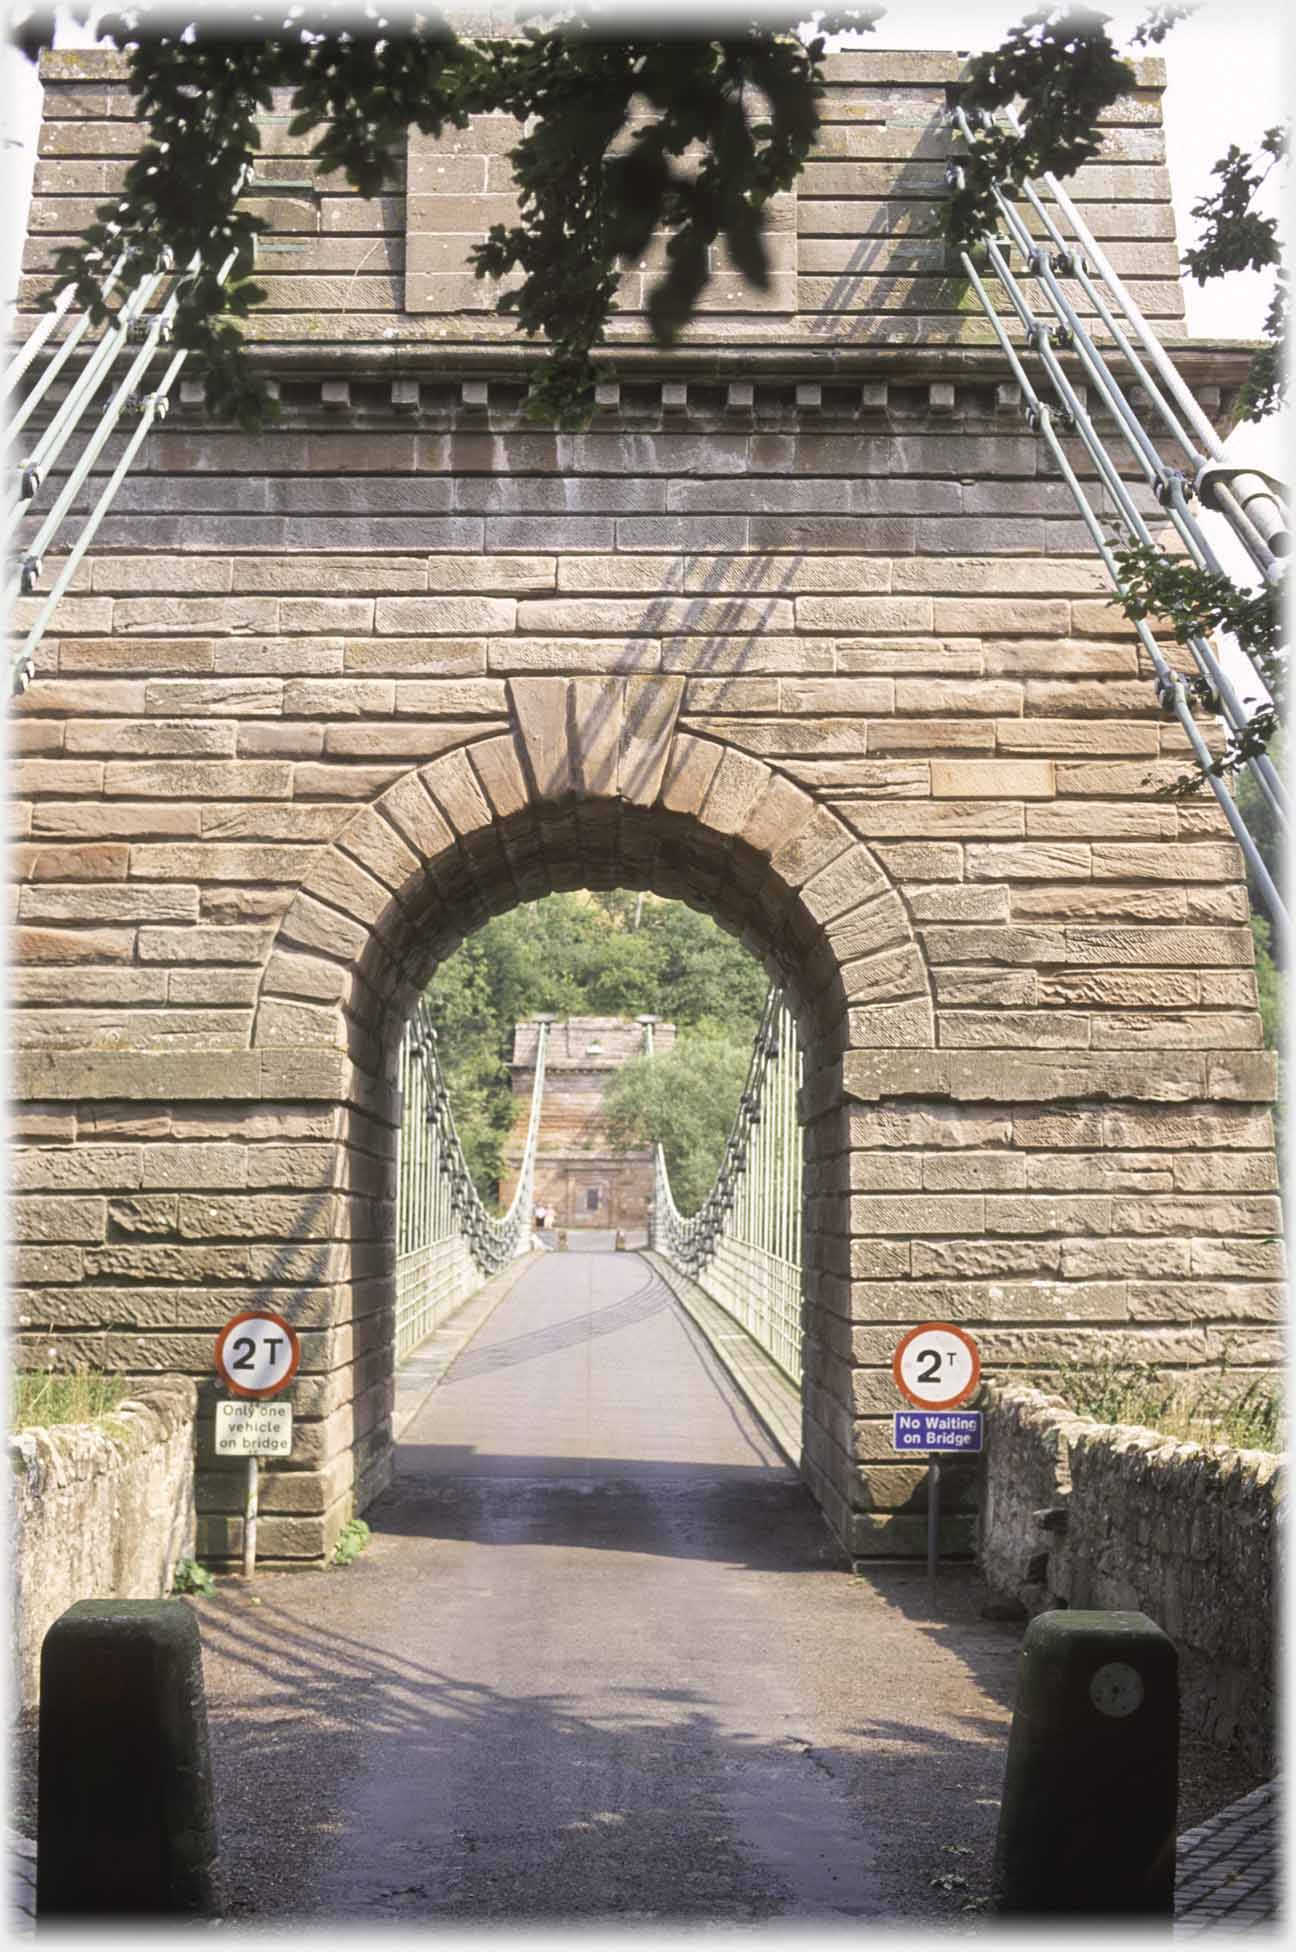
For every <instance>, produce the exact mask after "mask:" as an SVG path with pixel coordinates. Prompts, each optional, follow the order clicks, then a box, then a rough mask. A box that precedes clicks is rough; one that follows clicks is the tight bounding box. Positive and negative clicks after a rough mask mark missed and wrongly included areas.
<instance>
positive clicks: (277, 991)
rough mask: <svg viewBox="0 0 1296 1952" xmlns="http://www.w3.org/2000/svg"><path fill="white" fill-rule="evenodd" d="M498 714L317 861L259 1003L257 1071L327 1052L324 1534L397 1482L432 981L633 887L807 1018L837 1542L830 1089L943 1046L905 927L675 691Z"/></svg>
mask: <svg viewBox="0 0 1296 1952" xmlns="http://www.w3.org/2000/svg"><path fill="white" fill-rule="evenodd" d="M509 691H510V703H511V705H512V708H513V724H514V728H515V729H513V730H511V731H509V732H507V733H503V734H500V733H490V734H488V735H487V736H485V737H483V738H480V739H478V740H477V741H475V742H473V743H470V744H466V745H463V746H459V747H457V748H455V749H454V750H452V751H450V752H445V753H442V754H440V755H439V756H438V757H437V758H435V759H433V760H431V761H429V762H428V764H427V765H425V766H422V767H420V768H418V769H416V770H412V771H410V772H409V773H407V774H405V775H404V776H403V777H402V778H401V779H399V780H398V781H397V782H396V783H395V784H394V785H392V786H390V787H389V788H388V789H387V790H386V791H385V792H383V793H382V794H381V795H380V796H378V798H377V799H375V800H374V801H373V802H372V803H371V804H370V805H368V806H366V807H364V808H361V809H360V810H359V811H357V812H356V813H355V814H354V816H352V818H351V819H350V820H349V821H348V822H347V824H346V825H345V826H344V827H343V828H342V830H341V832H340V833H339V834H338V836H337V837H336V839H335V841H334V842H333V843H332V844H331V845H330V846H329V847H328V848H326V849H322V850H320V854H319V858H318V860H317V861H316V862H315V864H314V865H313V868H312V871H311V873H310V874H309V875H308V876H307V877H306V878H305V880H304V881H303V883H302V885H301V887H300V889H299V890H298V892H297V894H296V895H295V897H294V899H293V901H292V902H291V904H290V905H289V907H288V909H287V911H286V913H285V914H284V916H283V918H282V921H281V922H280V925H279V927H278V929H277V932H276V936H275V940H274V944H273V947H272V950H271V953H270V954H269V956H268V957H267V959H266V962H265V965H264V969H263V973H262V978H261V982H260V986H259V993H258V997H257V1003H256V1010H255V1018H254V1027H253V1035H252V1042H253V1047H254V1049H257V1050H260V1051H263V1052H266V1053H270V1052H272V1051H275V1050H283V1051H285V1052H287V1051H293V1052H296V1053H302V1052H304V1051H306V1050H309V1049H311V1048H314V1049H315V1050H316V1051H320V1052H324V1051H331V1052H335V1053H337V1054H338V1056H339V1057H340V1058H342V1059H343V1066H344V1071H345V1081H344V1083H343V1084H342V1088H341V1091H340V1102H339V1107H338V1118H339V1126H338V1134H337V1148H338V1150H337V1162H336V1168H335V1173H334V1177H333V1185H334V1188H335V1198H336V1201H337V1206H336V1208H335V1212H334V1228H335V1234H336V1240H335V1242H334V1246H335V1247H336V1248H339V1249H340V1250H341V1251H340V1253H333V1254H332V1255H330V1257H329V1258H328V1263H327V1275H328V1279H327V1280H326V1281H324V1282H322V1283H320V1284H319V1285H320V1286H321V1287H322V1288H325V1289H327V1291H328V1295H329V1298H330V1299H329V1302H328V1305H327V1309H326V1313H327V1315H328V1318H329V1319H328V1324H327V1329H326V1334H327V1335H328V1337H329V1339H328V1340H327V1341H326V1343H325V1344H323V1345H322V1346H321V1350H320V1354H321V1356H322V1357H323V1359H324V1361H325V1362H326V1363H327V1364H328V1366H329V1368H328V1373H329V1374H330V1376H331V1377H332V1378H333V1383H332V1389H331V1395H332V1397H333V1398H334V1399H335V1409H334V1411H333V1413H332V1414H331V1416H326V1418H325V1420H324V1428H323V1429H322V1430H321V1432H320V1436H319V1443H318V1457H317V1460H316V1461H315V1463H314V1465H313V1468H314V1469H315V1470H317V1472H318V1473H319V1477H320V1484H321V1493H322V1496H325V1497H327V1498H328V1500H329V1503H328V1505H327V1506H326V1508H325V1512H323V1513H322V1514H321V1515H322V1516H327V1515H328V1513H330V1512H331V1511H332V1510H336V1511H337V1512H338V1514H339V1522H340V1517H341V1516H344V1515H346V1511H347V1510H349V1509H350V1504H351V1502H352V1501H354V1502H355V1503H356V1504H359V1505H363V1504H364V1503H366V1502H367V1501H368V1500H369V1499H370V1498H371V1497H372V1496H373V1495H374V1494H375V1493H376V1491H377V1490H378V1489H379V1488H381V1485H382V1484H383V1483H384V1482H385V1481H386V1476H387V1473H388V1470H389V1458H388V1452H387V1444H386V1437H385V1431H386V1415H387V1402H388V1398H387V1384H388V1380H389V1369H390V1365H389V1360H388V1358H389V1354H390V1343H391V1311H392V1302H393V1292H392V1268H391V1265H390V1253H389V1246H390V1235H391V1221H390V1201H391V1199H392V1197H393V1195H394V1174H395V1158H396V1136H397V1129H398V1118H399V1109H398V1104H397V1101H396V1097H395V1092H394V1077H395V1052H396V1047H397V1043H398V1040H399V1036H400V1032H401V1030H402V1029H403V1026H404V1023H405V1021H406V1019H407V1017H408V1014H409V1011H410V1009H411V1008H412V1006H413V1004H414V1002H415V1000H416V999H417V997H418V996H419V995H420V994H421V992H422V989H423V988H424V986H425V985H426V983H427V980H428V978H429V977H430V975H431V973H432V971H433V969H434V968H435V967H436V965H437V963H438V962H439V961H441V960H443V959H444V957H445V956H446V955H447V954H449V953H450V952H451V950H453V948H454V947H455V946H457V944H458V942H459V941H460V940H462V938H463V937H464V935H466V934H468V933H470V932H471V930H472V929H473V928H474V927H476V926H479V925H480V923H482V922H483V921H485V920H486V919H487V918H488V917H489V916H490V915H491V914H494V913H498V912H500V911H501V910H504V909H507V908H509V907H512V906H513V905H515V904H516V903H517V902H519V901H522V900H527V899H531V898H534V897H535V896H537V895H539V894H543V893H546V892H549V891H551V890H555V889H559V888H564V887H568V888H570V887H578V886H609V887H610V886H632V887H646V888H651V889H652V890H653V891H654V892H657V893H659V894H663V895H669V896H674V897H677V898H680V899H683V900H686V901H688V902H690V903H691V904H692V905H693V906H695V907H698V908H702V909H705V910H707V911H708V912H710V913H711V914H712V915H713V916H714V917H715V918H716V919H717V920H718V921H719V922H720V923H721V924H722V925H723V926H725V927H726V928H728V929H730V930H731V931H732V932H734V933H735V934H738V935H739V936H740V937H741V938H742V939H743V940H744V942H745V943H746V944H747V946H748V947H749V948H750V949H751V950H752V951H753V952H754V953H755V954H756V955H757V957H758V958H759V959H760V960H761V961H762V962H763V963H764V965H765V967H766V968H767V970H768V972H769V973H770V975H771V977H773V978H774V979H775V980H777V981H778V982H780V983H781V984H782V985H783V986H784V988H785V989H786V990H787V992H788V994H789V997H790V999H791V1001H792V1005H793V1008H794V1010H795V1012H796V1015H797V1018H798V1024H799V1028H800V1033H801V1038H802V1043H803V1047H804V1049H805V1051H806V1066H807V1068H806V1087H805V1091H804V1103H803V1118H804V1120H805V1130H806V1148H807V1208H806V1212H807V1227H806V1248H805V1260H806V1273H805V1289H804V1301H805V1310H806V1317H805V1320H806V1337H807V1364H806V1374H807V1380H806V1387H805V1396H804V1429H805V1442H804V1448H805V1459H806V1472H807V1476H808V1478H809V1481H810V1483H811V1485H812V1487H813V1488H814V1490H815V1491H816V1494H817V1495H818V1496H819V1498H820V1501H821V1503H822V1504H823V1506H824V1508H825V1511H826V1512H827V1514H828V1516H829V1518H830V1520H831V1521H832V1522H833V1523H834V1525H835V1526H836V1528H837V1529H838V1531H839V1532H840V1533H841V1534H842V1535H843V1537H845V1536H846V1535H847V1534H848V1533H849V1530H850V1517H849V1515H850V1510H851V1507H852V1502H853V1500H852V1492H853V1491H854V1493H855V1494H856V1497H858V1492H859V1489H860V1487H861V1485H862V1483H863V1481H864V1480H863V1479H862V1478H861V1475H860V1473H861V1470H862V1469H864V1470H865V1472H866V1475H867V1467H864V1466H863V1465H862V1461H861V1459H859V1458H858V1457H857V1456H856V1455H855V1447H854V1444H853V1441H852V1437H851V1432H852V1430H853V1427H854V1410H853V1404H852V1400H851V1384H850V1376H851V1372H852V1361H851V1355H850V1349H849V1335H850V1329H849V1307H848V1291H849V1275H850V1248H849V1240H850V1233H851V1219H850V1171H849V1164H848V1162H847V1161H846V1160H844V1158H843V1146H844V1143H845V1140H846V1134H845V1131H844V1127H843V1122H842V1116H841V1114H842V1109H843V1100H842V1075H843V1071H842V1067H843V1061H844V1059H845V1058H846V1056H847V1054H848V1053H849V1052H850V1051H852V1050H877V1049H893V1050H895V1049H904V1050H911V1051H916V1050H931V1049H932V1047H933V1045H934V1029H933V1011H932V1001H931V994H930V985H929V980H928V974H927V969H926V965H925V963H924V961H923V958H922V956H921V954H920V952H919V950H918V948H917V947H916V944H915V941H914V936H913V931H912V928H911V925H910V921H909V916H908V914H907V911H906V909H905V907H904V904H903V903H902V902H901V900H900V899H899V897H898V896H897V894H896V893H895V891H894V889H893V888H892V887H891V884H890V882H889V880H888V878H887V876H886V875H885V874H884V873H883V871H882V869H881V868H880V866H879V865H878V863H877V861H876V859H875V857H874V856H873V854H872V853H871V851H870V850H869V849H868V848H867V847H866V846H865V845H864V844H863V843H862V842H861V841H860V840H859V839H858V837H857V836H856V835H855V834H853V833H852V832H851V830H850V828H849V827H848V826H847V825H846V823H845V822H844V821H842V820H841V819H840V818H839V817H838V816H837V815H836V814H835V813H833V812H832V811H831V810H829V809H828V808H826V807H824V806H822V805H821V804H819V803H818V802H816V801H815V800H814V799H813V798H811V796H810V795H809V794H807V793H806V792H805V791H804V790H803V789H802V788H801V787H800V786H798V785H797V784H795V782H793V781H791V780H790V779H788V778H787V777H786V776H785V775H783V774H781V773H780V772H779V771H778V770H777V769H776V768H774V767H771V766H768V765H766V764H765V763H764V762H763V761H761V760H758V759H755V758H753V757H751V756H750V755H748V754H746V753H743V752H740V751H738V750H736V749H734V748H730V747H726V746H724V745H722V744H720V743H718V742H716V741H714V740H709V739H705V738H699V737H696V736H694V735H692V734H690V733H687V732H683V731H680V730H679V729H678V727H677V717H678V710H679V703H680V696H681V692H682V683H681V681H679V680H670V679H666V680H661V679H638V678H628V679H625V678H599V679H580V678H576V679H562V678H553V679H549V678H537V679H521V680H515V681H512V682H511V683H510V687H509ZM343 1054H345V1055H344V1056H343ZM324 1326H325V1324H324V1322H323V1321H322V1322H321V1327H322V1328H323V1327H324ZM876 1469H877V1470H883V1469H885V1467H884V1466H881V1465H879V1466H877V1467H876ZM875 1475H876V1471H875ZM878 1488H879V1487H877V1486H874V1487H873V1494H872V1495H874V1496H876V1492H877V1490H878ZM268 1495H269V1499H270V1501H271V1508H272V1509H273V1495H274V1494H273V1489H271V1490H270V1491H269V1494H268ZM879 1502H880V1500H879Z"/></svg>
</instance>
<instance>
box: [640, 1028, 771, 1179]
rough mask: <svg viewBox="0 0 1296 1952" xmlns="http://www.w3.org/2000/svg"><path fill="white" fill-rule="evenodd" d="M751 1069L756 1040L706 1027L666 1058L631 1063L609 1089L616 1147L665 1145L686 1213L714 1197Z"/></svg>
mask: <svg viewBox="0 0 1296 1952" xmlns="http://www.w3.org/2000/svg"><path fill="white" fill-rule="evenodd" d="M753 1029H754V1026H753ZM750 1063H751V1036H750V1035H749V1036H747V1037H745V1038H744V1037H742V1036H740V1035H738V1034H737V1033H736V1032H734V1031H732V1030H730V1029H729V1028H727V1027H726V1026H725V1025H724V1024H718V1023H706V1022H704V1023H701V1024H698V1025H697V1026H695V1027H694V1028H693V1029H691V1030H688V1031H686V1032H685V1034H684V1035H683V1036H682V1037H680V1038H678V1039H677V1040H676V1042H675V1044H674V1045H673V1046H672V1047H671V1049H670V1050H668V1051H664V1052H662V1054H661V1055H660V1056H655V1057H635V1058H632V1059H631V1060H630V1062H629V1063H628V1064H625V1065H623V1066H622V1068H621V1070H620V1071H618V1072H617V1074H616V1076H615V1077H614V1078H613V1080H612V1082H611V1084H610V1085H609V1086H608V1090H607V1095H606V1097H605V1098H604V1101H603V1103H604V1108H605V1112H606V1118H607V1130H608V1136H609V1137H610V1139H611V1141H612V1144H613V1146H614V1147H615V1148H616V1149H617V1150H618V1151H621V1152H632V1151H635V1150H637V1149H638V1148H639V1147H641V1146H646V1145H657V1144H660V1145H661V1147H662V1149H663V1150H664V1152H665V1154H666V1166H667V1170H668V1172H669V1173H670V1183H671V1192H672V1193H673V1194H674V1197H675V1202H676V1204H677V1206H678V1207H679V1209H680V1212H681V1213H696V1212H697V1209H698V1208H699V1207H700V1206H701V1204H702V1202H703V1200H705V1198H706V1196H707V1194H708V1193H709V1192H710V1191H711V1185H712V1182H713V1181H714V1179H715V1176H716V1172H717V1170H718V1168H719V1165H720V1161H721V1159H722V1158H723V1156H724V1148H725V1140H726V1139H727V1138H728V1136H729V1128H730V1126H731V1125H732V1124H733V1117H734V1112H735V1111H736V1110H737V1108H738V1098H739V1094H740V1093H741V1091H742V1088H743V1084H744V1083H745V1081H746V1077H747V1068H748V1066H749V1065H750Z"/></svg>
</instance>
